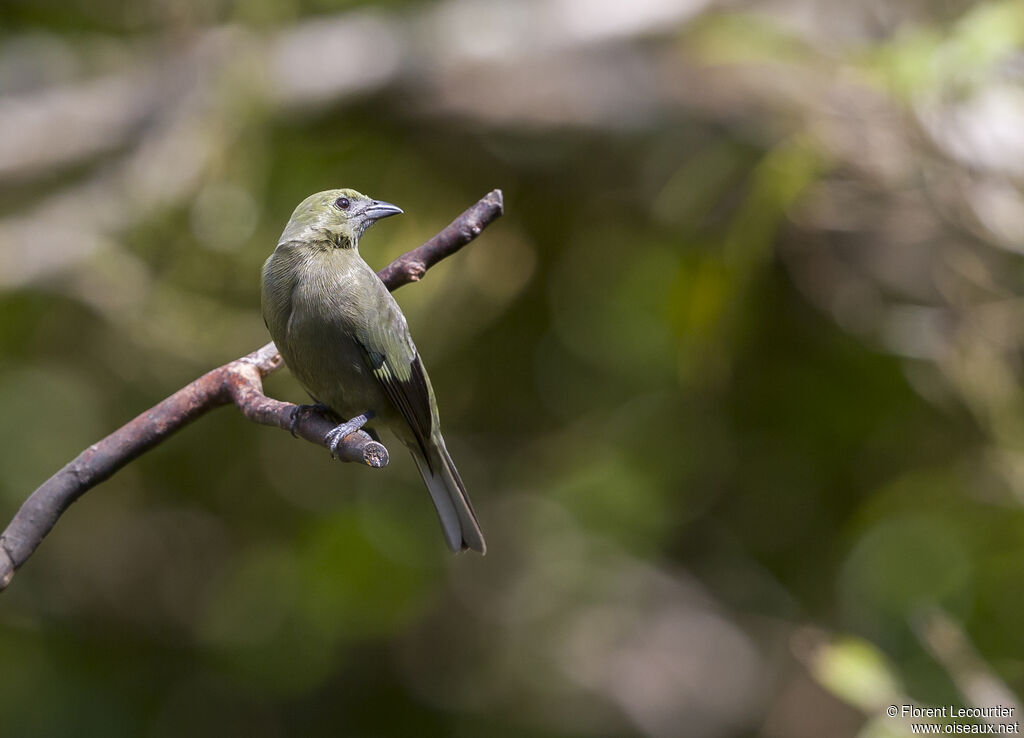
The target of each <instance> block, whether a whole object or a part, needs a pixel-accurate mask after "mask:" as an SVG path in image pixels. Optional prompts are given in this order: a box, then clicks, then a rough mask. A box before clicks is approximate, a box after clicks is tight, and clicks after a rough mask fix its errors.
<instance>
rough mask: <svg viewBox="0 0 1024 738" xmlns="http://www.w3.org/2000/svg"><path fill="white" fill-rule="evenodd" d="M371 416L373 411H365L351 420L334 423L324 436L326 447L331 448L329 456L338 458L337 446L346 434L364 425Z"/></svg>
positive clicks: (348, 434) (350, 433)
mask: <svg viewBox="0 0 1024 738" xmlns="http://www.w3.org/2000/svg"><path fill="white" fill-rule="evenodd" d="M372 417H373V413H372V412H370V411H367V412H365V413H363V414H362V415H357V416H355V417H354V418H352V419H351V420H346V421H345V422H344V423H341V424H340V425H336V426H335V427H333V428H331V429H330V430H329V431H327V435H325V436H324V440H325V441H326V442H327V447H328V448H329V449H330V450H331V458H332V459H336V458H338V446H340V445H341V442H342V441H343V440H344V439H345V437H346V436H350V435H352V434H353V433H355V432H356V431H357V430H359V429H360V428H362V427H363V426H364V425H366V424H367V423H368V422H369V421H370V418H372Z"/></svg>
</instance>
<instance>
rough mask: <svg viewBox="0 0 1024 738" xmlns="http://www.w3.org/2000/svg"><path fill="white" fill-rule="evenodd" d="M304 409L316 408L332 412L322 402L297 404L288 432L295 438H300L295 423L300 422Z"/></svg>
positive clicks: (324, 411)
mask: <svg viewBox="0 0 1024 738" xmlns="http://www.w3.org/2000/svg"><path fill="white" fill-rule="evenodd" d="M303 410H316V411H317V412H320V413H325V414H330V412H331V409H330V408H329V407H327V406H326V405H325V404H323V403H322V402H315V403H314V404H312V405H296V406H295V409H294V410H292V421H291V422H290V423H289V424H288V432H289V433H291V434H292V437H293V438H298V435H296V433H295V425H296V423H298V422H299V413H301V412H302V411H303Z"/></svg>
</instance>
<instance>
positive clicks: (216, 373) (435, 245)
mask: <svg viewBox="0 0 1024 738" xmlns="http://www.w3.org/2000/svg"><path fill="white" fill-rule="evenodd" d="M501 214H502V196H501V190H494V191H493V192H490V193H489V194H487V195H486V196H485V197H484V198H483V199H482V200H480V201H479V202H478V203H477V204H476V205H473V206H472V207H471V208H469V209H468V210H466V211H465V212H464V213H462V215H460V216H459V217H458V218H456V219H455V220H454V221H452V222H451V223H450V224H449V225H448V226H447V227H445V228H444V229H443V230H442V231H441V232H440V233H438V234H437V235H436V236H434V237H433V238H431V239H430V240H429V241H427V242H426V243H424V244H423V245H421V246H419V247H417V248H415V249H413V250H412V251H410V252H408V253H406V254H405V255H403V256H401V257H399V258H398V259H396V260H395V261H394V262H392V263H391V264H390V265H388V266H387V267H385V268H384V269H383V270H381V271H380V272H379V275H380V278H381V281H383V282H384V284H385V285H386V286H387V288H388V289H389V290H395V289H397V288H399V287H401V286H402V285H404V284H408V283H409V282H415V281H417V280H419V279H420V278H421V277H422V276H423V274H424V273H425V272H426V271H427V269H429V268H430V267H432V266H433V265H434V264H436V263H437V262H439V261H440V260H441V259H443V258H445V257H446V256H450V255H451V254H454V253H455V252H456V251H458V250H459V249H460V248H462V247H463V246H465V245H466V244H467V243H469V242H470V241H472V240H473V239H474V238H476V237H477V236H478V235H480V232H481V231H482V230H483V229H484V228H486V227H487V226H488V225H490V224H491V223H492V222H493V221H494V220H496V219H497V218H498V217H499V216H500V215H501ZM282 366H284V362H283V360H282V359H281V355H280V354H279V353H277V348H276V347H275V346H274V344H273V343H268V344H267V345H266V346H263V347H262V348H260V349H258V350H256V351H253V352H252V353H251V354H249V355H247V356H243V357H242V358H240V359H235V360H234V361H232V362H231V363H229V364H225V365H224V366H221V367H218V368H217V369H214V370H213V371H211V372H208V373H206V374H204V375H203V376H201V377H200V378H199V379H197V380H195V381H194V382H192V383H191V384H189V385H187V386H185V387H183V388H182V389H180V390H178V391H177V392H175V393H174V394H173V395H171V396H170V397H168V398H167V399H165V400H163V401H162V402H160V403H158V404H157V405H155V406H153V407H152V408H150V409H149V410H147V411H146V412H144V413H142V414H141V415H139V416H138V417H137V418H135V419H134V420H132V421H130V422H129V423H127V424H126V425H123V426H121V427H120V428H118V429H117V430H116V431H114V432H113V433H111V434H110V435H109V436H107V437H106V438H104V439H103V440H102V441H100V442H99V443H95V444H93V445H92V446H90V447H89V448H87V449H86V450H85V451H83V452H82V453H80V454H79V455H78V456H77V457H76V458H75V459H74V460H73V461H71V462H70V463H68V464H67V465H66V466H65V467H64V468H63V469H61V470H60V471H58V472H57V473H56V474H54V475H53V476H52V477H50V478H49V479H48V480H46V481H45V482H44V483H43V484H42V485H41V486H40V487H39V488H38V489H36V491H35V492H33V493H32V494H31V495H30V496H29V498H28V499H27V500H26V501H25V504H23V505H22V506H21V509H20V510H18V512H17V514H15V516H14V519H13V520H11V523H10V525H8V526H7V529H6V530H5V531H4V532H3V534H2V535H0V591H2V590H3V589H5V588H6V587H7V585H8V584H10V583H11V580H12V579H13V578H14V572H15V571H16V570H17V569H18V568H20V567H21V565H22V564H24V563H25V561H26V560H27V559H28V557H29V556H31V555H32V552H33V551H35V550H36V547H37V546H38V545H39V544H40V543H41V542H42V540H43V538H44V537H45V536H46V534H47V533H49V532H50V530H51V529H52V528H53V526H54V525H55V524H56V523H57V520H58V519H59V518H60V516H61V515H62V514H63V513H64V511H65V510H67V509H68V507H69V506H70V505H71V503H72V502H74V501H75V500H77V499H78V498H79V497H81V496H82V495H83V494H85V493H86V492H87V491H88V490H90V489H92V488H93V487H95V486H96V485H97V484H99V483H100V482H102V481H104V480H106V479H109V478H110V477H111V476H112V475H113V474H114V473H115V472H116V471H117V470H118V469H120V468H122V467H124V466H125V465H126V464H128V463H129V462H131V461H132V460H134V459H136V458H138V457H139V456H141V455H142V454H144V453H145V452H146V451H149V450H150V449H151V448H153V447H154V446H156V445H157V444H159V443H161V442H163V441H164V440H165V439H166V438H168V437H169V436H171V435H172V434H174V433H175V432H177V431H178V430H180V429H181V428H184V427H185V426H186V425H188V424H189V423H191V422H192V421H193V420H196V419H197V418H199V417H201V416H203V415H205V414H206V413H207V412H209V411H210V410H212V409H214V408H217V407H221V406H222V405H230V404H233V405H234V406H235V407H237V408H238V409H239V411H240V412H241V413H242V415H243V416H244V417H245V418H247V419H248V420H251V421H253V422H254V423H260V424H262V425H270V426H274V427H277V428H283V429H285V430H288V429H289V428H291V426H292V422H293V419H294V427H295V434H296V435H297V436H299V437H300V438H304V439H305V440H307V441H309V442H310V443H315V444H317V445H320V446H323V447H325V448H327V447H328V442H327V441H326V440H325V436H326V434H327V432H328V431H329V430H331V429H332V428H334V426H335V425H337V420H338V419H337V418H334V417H332V416H330V415H324V414H321V413H320V412H318V411H316V410H314V409H310V408H306V409H300V407H299V406H297V405H293V404H291V403H288V402H281V401H279V400H274V399H272V398H270V397H267V396H266V395H265V394H263V378H264V377H265V376H267V375H268V374H271V373H273V372H275V371H277V370H278V369H280V368H281V367H282ZM338 458H340V459H341V460H342V461H355V462H360V463H363V464H366V465H367V466H371V467H375V468H379V467H383V466H387V464H388V460H389V456H388V450H387V448H385V447H384V446H383V445H382V444H380V443H378V442H377V441H374V440H373V439H371V438H370V436H369V435H367V434H366V433H364V432H363V431H357V432H356V433H353V434H351V435H349V436H347V437H346V438H345V439H343V441H342V443H341V444H340V446H339V447H338Z"/></svg>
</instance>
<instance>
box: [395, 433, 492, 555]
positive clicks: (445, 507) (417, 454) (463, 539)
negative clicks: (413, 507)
mask: <svg viewBox="0 0 1024 738" xmlns="http://www.w3.org/2000/svg"><path fill="white" fill-rule="evenodd" d="M427 451H428V453H429V454H430V456H431V459H430V462H429V463H428V462H427V459H426V458H424V456H423V453H422V451H420V449H418V448H414V449H412V457H413V459H415V460H416V467H417V468H418V469H419V471H420V476H422V477H423V482H424V483H425V484H426V485H427V489H428V490H430V498H431V499H432V500H433V501H434V509H435V510H437V517H438V519H439V520H440V521H441V529H442V530H443V531H444V538H445V541H447V543H448V547H449V548H450V549H451V550H452V551H462V550H464V549H467V548H471V549H473V550H474V551H479V552H480V553H486V551H487V544H486V543H484V535H483V533H481V532H480V524H479V523H478V522H477V519H476V514H475V513H474V512H473V505H472V504H471V503H470V501H469V495H468V494H467V493H466V486H465V485H464V484H463V483H462V478H461V477H459V472H458V470H457V469H456V468H455V464H454V463H452V457H451V456H449V455H448V449H447V448H445V445H444V440H443V439H441V438H438V439H437V442H436V443H433V444H430V447H429V448H428V449H427Z"/></svg>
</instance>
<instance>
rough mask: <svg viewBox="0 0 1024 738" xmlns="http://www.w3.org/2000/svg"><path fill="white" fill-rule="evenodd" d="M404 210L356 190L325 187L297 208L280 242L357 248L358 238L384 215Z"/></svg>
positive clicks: (396, 213) (395, 213) (384, 216)
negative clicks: (306, 241) (320, 242)
mask: <svg viewBox="0 0 1024 738" xmlns="http://www.w3.org/2000/svg"><path fill="white" fill-rule="evenodd" d="M401 212H402V209H401V208H400V207H398V206H397V205H392V204H391V203H389V202H382V201H380V200H374V199H372V198H369V197H367V196H366V195H364V194H362V193H361V192H356V191H355V190H349V189H344V190H325V191H324V192H318V193H316V194H315V195H310V196H309V197H307V198H306V199H305V200H303V201H302V202H301V203H299V206H298V207H297V208H295V212H294V213H292V217H291V220H289V221H288V225H287V226H286V227H285V229H284V233H282V234H281V240H280V241H279V243H285V242H286V241H299V240H319V241H326V242H329V243H332V244H334V245H335V246H337V247H338V248H355V247H356V246H357V245H358V243H359V237H360V236H362V235H363V233H364V232H365V231H366V229H367V228H369V227H370V226H372V225H373V224H374V223H376V222H377V221H378V220H380V219H381V218H387V217H388V216H389V215H398V214H399V213H401Z"/></svg>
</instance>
